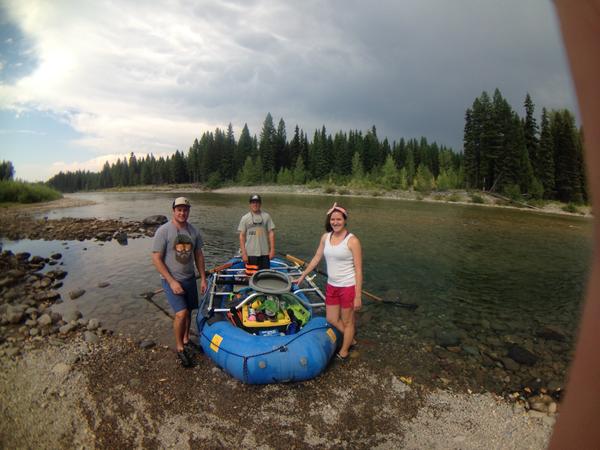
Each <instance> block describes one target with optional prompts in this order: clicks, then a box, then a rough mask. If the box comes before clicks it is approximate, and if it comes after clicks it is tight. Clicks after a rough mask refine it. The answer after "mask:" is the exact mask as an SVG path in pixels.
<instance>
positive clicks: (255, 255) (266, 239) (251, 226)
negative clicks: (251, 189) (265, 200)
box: [238, 194, 275, 270]
mask: <svg viewBox="0 0 600 450" xmlns="http://www.w3.org/2000/svg"><path fill="white" fill-rule="evenodd" d="M249 203H250V211H249V212H248V213H247V214H244V216H242V219H241V220H240V224H239V225H238V232H239V233H240V250H241V252H242V259H243V260H244V263H246V265H250V266H258V270H262V269H269V268H270V267H271V263H270V260H271V259H273V258H274V257H275V231H274V230H275V224H274V223H273V220H272V219H271V216H270V215H269V213H268V212H266V211H262V210H261V206H262V199H261V198H260V195H258V194H253V195H251V196H250V200H249Z"/></svg>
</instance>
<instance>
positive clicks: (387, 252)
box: [2, 192, 592, 392]
mask: <svg viewBox="0 0 600 450" xmlns="http://www.w3.org/2000/svg"><path fill="white" fill-rule="evenodd" d="M176 195H177V194H176V193H154V192H153V193H89V194H77V195H75V197H77V198H84V199H89V200H93V201H94V202H96V203H95V204H94V205H91V206H84V207H77V208H69V209H59V210H54V211H51V212H49V213H45V214H44V215H45V216H47V217H49V218H59V217H97V218H121V219H124V220H142V219H143V218H144V217H146V216H149V215H154V214H164V215H166V216H169V215H170V203H171V201H172V199H173V198H174V197H175V196H176ZM185 195H186V196H187V197H188V198H190V200H191V203H192V209H191V214H190V221H191V222H192V223H193V224H194V225H196V226H197V227H198V228H199V229H200V230H201V232H202V234H203V237H204V240H205V244H206V247H205V255H206V260H207V267H209V268H210V267H212V266H216V265H218V264H220V263H222V262H223V261H224V260H226V259H228V258H229V257H230V256H232V255H233V254H234V253H235V252H236V251H237V249H238V238H237V233H236V228H237V224H238V221H239V218H240V217H241V216H242V214H244V213H245V212H246V211H247V208H248V203H247V200H248V198H247V196H246V195H232V194H214V193H193V194H185ZM334 200H336V201H338V202H340V203H342V204H343V205H344V206H345V207H347V208H348V210H349V214H350V217H349V224H348V226H349V229H350V230H351V231H352V232H354V233H355V234H356V235H357V236H358V237H359V238H360V240H361V243H362V247H363V254H364V258H363V260H364V277H365V283H364V287H365V289H366V290H368V291H370V292H372V293H374V294H376V295H378V296H380V297H382V298H384V299H386V300H400V301H402V302H405V303H415V304H418V305H419V307H418V308H417V309H416V310H415V311H410V310H408V309H404V308H399V307H396V306H393V305H391V304H381V303H377V302H372V301H370V300H369V299H368V298H366V297H365V298H364V301H365V307H364V310H363V312H362V313H361V314H360V318H359V341H361V342H362V343H363V344H364V345H361V346H359V348H358V351H357V355H358V357H359V358H361V359H362V360H364V361H365V362H366V363H368V364H374V365H380V366H382V367H383V366H385V367H388V368H391V369H392V370H395V371H396V372H398V373H400V374H402V373H404V374H414V375H415V376H417V377H420V378H421V379H424V380H428V381H431V380H434V381H435V380H442V381H443V382H447V379H448V378H454V379H458V378H460V379H461V380H462V381H463V383H459V384H461V385H465V386H470V387H473V388H478V387H484V388H486V389H492V390H497V391H499V392H502V391H507V390H517V389H518V388H519V386H521V387H522V385H523V384H526V381H527V380H529V379H531V378H534V379H535V378H540V379H542V380H543V381H544V383H546V384H548V383H553V384H555V385H558V384H561V385H562V383H563V381H564V377H565V373H566V368H567V366H568V363H569V361H570V358H571V351H572V348H573V343H574V339H575V336H576V329H577V324H578V320H579V309H580V305H581V301H582V298H583V295H584V291H585V283H586V277H587V273H588V270H589V264H590V258H591V247H592V227H591V221H590V220H589V219H585V218H578V217H573V216H558V215H548V214H538V213H534V212H530V211H521V210H514V209H501V208H485V207H478V206H467V205H456V204H445V203H441V202H440V203H426V202H411V201H398V200H390V199H382V198H356V197H352V198H350V197H336V198H333V197H327V196H300V195H289V194H277V195H275V194H273V195H268V194H267V195H263V209H264V210H266V211H268V212H270V213H271V215H272V217H273V219H274V222H275V224H276V247H277V250H278V251H279V252H282V253H288V254H293V255H295V256H298V257H301V258H303V259H310V257H311V256H312V254H313V253H314V250H315V249H316V246H317V244H318V240H319V237H320V235H321V233H322V232H323V231H324V228H323V226H324V219H325V212H326V211H327V209H328V208H329V207H330V206H331V204H332V203H333V201H334ZM151 244H152V242H151V240H150V239H148V238H142V239H130V240H129V243H128V245H127V246H121V245H119V244H118V243H117V242H116V241H112V242H107V243H101V242H95V241H83V242H79V241H28V240H22V241H17V242H13V241H3V242H2V246H3V248H4V249H10V250H12V251H14V252H19V251H28V252H31V253H32V254H34V255H40V256H44V257H47V256H49V255H50V254H51V253H53V252H60V253H62V254H63V259H62V261H63V266H64V267H63V268H64V269H65V270H67V271H68V272H69V276H68V277H67V278H66V279H65V280H64V286H63V287H62V288H61V289H60V292H61V294H62V298H63V299H64V301H63V302H62V303H61V304H58V305H56V306H55V307H54V308H55V309H57V310H58V311H59V312H62V311H65V310H67V309H70V308H77V309H79V310H80V311H81V312H82V313H83V314H84V316H85V317H87V318H92V317H95V318H97V319H99V320H100V321H101V322H102V324H103V325H104V326H105V327H108V328H110V329H113V330H114V331H115V332H117V333H121V334H124V335H127V336H131V337H132V338H133V339H136V340H141V339H152V340H154V341H156V342H159V343H162V344H165V345H168V344H172V342H171V341H172V337H171V323H170V321H169V320H168V318H166V317H165V316H164V315H163V314H162V313H160V311H158V310H157V308H156V307H155V306H153V305H152V304H150V303H149V302H147V301H145V300H144V299H143V298H141V297H140V293H142V292H146V291H149V290H153V289H156V288H158V287H160V283H159V279H158V275H157V273H156V271H155V269H154V268H153V266H152V265H151V262H150V252H151ZM101 282H108V283H110V286H108V287H105V288H100V287H98V284H99V283H101ZM77 288H84V289H85V290H86V293H85V295H83V296H82V297H80V298H78V299H76V300H70V299H69V297H68V292H69V291H72V290H74V289H77ZM154 298H155V300H156V301H157V302H159V303H161V304H162V305H163V306H164V307H165V308H168V305H167V303H166V300H165V299H164V296H163V295H157V296H155V297H154ZM548 327H550V328H551V330H552V331H554V332H556V333H558V334H557V335H555V337H554V338H552V339H547V338H543V337H540V333H542V334H543V330H546V329H547V328H548ZM547 334H548V333H547V331H546V335H547ZM447 339H450V341H452V340H457V343H456V345H448V344H445V345H442V346H440V345H436V344H443V343H444V340H447ZM514 343H516V344H518V345H520V346H522V347H524V348H526V349H528V350H530V351H531V352H532V353H534V354H535V355H536V356H537V357H538V361H537V362H536V364H535V365H534V366H533V367H529V366H522V365H517V367H512V365H511V364H509V363H510V362H509V363H506V361H505V363H502V361H503V359H502V358H505V356H506V352H507V349H508V348H509V347H510V345H512V344H514Z"/></svg>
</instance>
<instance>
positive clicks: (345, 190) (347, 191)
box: [338, 188, 350, 195]
mask: <svg viewBox="0 0 600 450" xmlns="http://www.w3.org/2000/svg"><path fill="white" fill-rule="evenodd" d="M338 194H340V195H350V191H349V190H348V189H346V188H341V189H339V190H338Z"/></svg>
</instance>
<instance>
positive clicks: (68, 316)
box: [62, 309, 82, 323]
mask: <svg viewBox="0 0 600 450" xmlns="http://www.w3.org/2000/svg"><path fill="white" fill-rule="evenodd" d="M80 317H82V314H81V312H80V311H79V310H77V309H76V310H72V311H68V312H66V313H64V314H63V316H62V319H63V320H64V321H65V322H67V323H69V322H76V321H77V320H79V318H80Z"/></svg>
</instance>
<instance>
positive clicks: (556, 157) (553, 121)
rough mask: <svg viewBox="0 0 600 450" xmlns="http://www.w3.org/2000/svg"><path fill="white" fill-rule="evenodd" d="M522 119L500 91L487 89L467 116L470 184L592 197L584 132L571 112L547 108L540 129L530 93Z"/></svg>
mask: <svg viewBox="0 0 600 450" xmlns="http://www.w3.org/2000/svg"><path fill="white" fill-rule="evenodd" d="M524 108H525V117H524V118H520V117H519V116H518V115H517V113H516V112H515V111H514V110H513V109H512V107H511V106H510V105H509V104H508V102H507V101H506V100H505V99H504V98H503V97H502V94H501V93H500V91H499V90H498V89H496V91H495V92H494V95H493V97H492V98H490V96H489V95H488V94H487V92H483V93H482V94H481V96H479V97H478V98H476V99H475V101H474V102H473V105H472V107H471V108H469V109H467V111H466V114H465V129H464V145H463V153H464V164H465V187H467V188H475V189H481V190H496V191H499V192H504V193H507V194H509V195H520V194H526V195H527V196H529V197H531V198H537V199H541V198H545V199H558V200H561V201H563V202H574V203H582V202H587V201H588V191H587V187H586V179H585V167H584V157H583V131H581V130H578V129H577V127H576V125H575V117H574V116H573V114H572V113H571V112H570V111H568V110H566V109H562V110H553V111H550V112H548V111H547V110H546V109H545V108H544V109H542V116H541V127H540V126H538V124H537V120H536V118H535V115H534V104H533V101H532V100H531V97H530V96H529V94H527V96H526V97H525V101H524Z"/></svg>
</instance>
